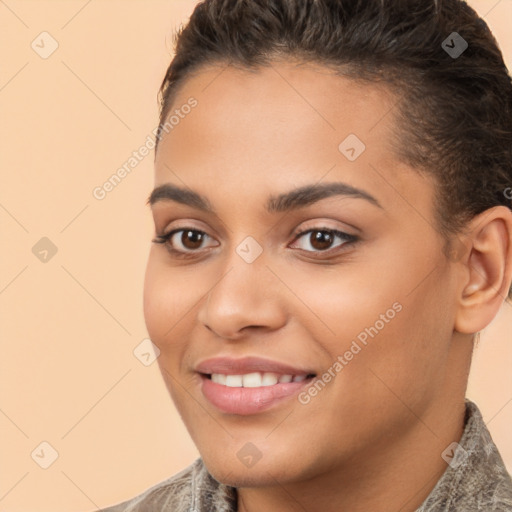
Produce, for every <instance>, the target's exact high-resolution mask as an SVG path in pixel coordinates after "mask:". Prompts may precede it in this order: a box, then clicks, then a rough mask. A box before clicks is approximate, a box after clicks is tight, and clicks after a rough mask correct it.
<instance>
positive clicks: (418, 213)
mask: <svg viewBox="0 0 512 512" xmlns="http://www.w3.org/2000/svg"><path fill="white" fill-rule="evenodd" d="M221 71H222V72H221ZM191 96H192V97H194V98H196V99H197V101H198V105H197V107H196V108H194V109H193V110H192V112H191V113H190V114H188V115H187V116H186V117H185V118H184V119H182V120H181V121H180V123H179V124H178V125H177V126H175V127H174V129H173V130H172V131H170V132H169V134H168V135H165V136H164V137H163V139H162V140H161V142H160V145H159V148H158V151H157V154H156V160H155V187H157V186H159V185H162V184H165V183H170V184H174V185H177V186H181V187H188V188H189V189H192V190H193V191H195V192H197V193H199V194H201V195H203V196H205V197H206V198H208V200H209V202H210V203H211V205H212V206H213V208H214V209H215V211H216V214H211V213H205V212H202V211H201V210H198V209H197V208H194V207H192V206H187V205H184V204H180V203H178V202H176V201H170V200H169V201H166V200H160V201H157V202H155V203H154V204H153V205H152V207H151V209H152V214H153V218H154V222H155V233H156V234H162V233H163V232H168V231H170V230H171V229H177V228H180V227H181V228H188V229H196V230H200V231H203V232H205V233H206V234H207V235H208V236H207V237H205V239H204V242H203V244H202V245H200V244H194V242H193V240H192V241H190V239H189V238H186V237H182V236H181V235H182V234H181V233H180V234H178V235H176V236H175V237H174V238H173V240H174V247H175V248H176V249H177V250H181V251H187V250H188V251H190V252H191V251H196V252H195V253H194V254H192V256H190V257H187V258H178V257H176V256H174V255H173V254H171V253H170V252H169V250H168V249H167V248H166V246H165V245H163V244H156V243H155V244H153V245H152V247H151V250H150V255H149V260H148V264H147V269H146V280H145V289H144V314H145V318H146V325H147V328H148V332H149V335H150V337H151V339H152V340H153V342H154V343H155V344H156V345H157V346H158V347H159V349H160V351H161V354H160V357H159V358H158V362H159V365H160V370H161V372H162V376H163V378H164V380H165V382H166V385H167V387H168V389H169V391H170V394H171V396H172V398H173V400H174V402H175V405H176V407H177V409H178V411H179V413H180V415H181V417H182V419H183V421H184V423H185V425H186V427H187V429H188V431H189V433H190V435H191V437H192V439H193V440H194V442H195V444H196V445H197V447H198V450H199V452H200V454H201V456H202V458H203V460H204V462H205V464H206V466H207V468H208V470H209V471H210V473H211V474H212V475H213V476H214V477H215V478H216V479H217V480H219V481H221V482H223V483H226V484H228V485H232V486H235V487H237V488H238V495H239V508H238V510H239V511H244V512H253V511H258V510H280V511H284V512H288V511H295V510H302V511H303V510H311V511H312V510H323V511H325V512H330V511H335V510H336V511H339V510H350V511H351V512H358V511H366V510H379V512H387V511H390V512H391V511H394V512H396V511H397V510H401V511H404V512H405V511H414V510H416V508H417V507H418V506H419V505H420V504H421V503H422V502H423V500H424V499H425V498H426V497H427V496H428V494H429V493H430V492H431V490H432V489H433V487H434V485H435V483H436V482H437V480H438V479H439V477H440V476H441V474H442V473H443V471H445V469H446V467H447V464H446V462H445V461H444V460H443V459H442V457H441V454H442V452H443V451H444V450H445V448H446V447H447V446H448V445H449V444H450V443H451V442H453V441H458V440H459V439H460V437H461V435H462V431H463V417H464V395H465V389H466V384H467V378H468V373H469V366H470V361H471V354H472V348H473V334H474V333H476V332H478V331H479V330H481V329H483V328H484V327H485V326H486V325H488V324H489V323H490V322H491V320H492V319H493V318H494V316H495V315H496V314H497V312H498V310H499V308H500V306H501V305H502V303H503V300H504V297H505V296H506V294H507V291H508V287H509V286H510V282H511V280H512V275H511V267H512V252H511V246H512V235H511V233H512V220H511V217H512V214H511V212H510V211H509V210H508V209H507V208H505V207H497V208H493V209H491V210H488V211H486V212H484V213H483V214H481V215H479V216H477V217H475V218H474V219H472V220H471V222H470V223H469V224H468V231H467V234H466V236H464V237H460V238H459V240H460V241H461V242H463V244H462V245H461V246H460V248H461V249H462V250H461V251H460V252H459V254H458V257H457V258H446V256H445V255H444V253H443V251H442V247H443V242H444V240H443V238H442V237H441V235H440V234H439V233H438V232H437V231H436V229H435V220H434V192H435V186H436V184H435V181H434V180H433V179H431V178H428V177H426V175H425V176H420V175H419V174H418V173H417V172H416V171H415V170H414V169H411V168H409V167H407V166H406V165H404V164H403V163H400V162H398V161H397V160H396V158H395V156H394V154H393V152H392V150H391V149H390V144H389V141H390V136H391V133H392V130H393V127H394V118H393V112H392V106H393V105H394V103H395V102H396V98H393V97H392V96H391V94H390V93H389V92H388V91H387V90H386V89H385V88H383V87H378V86H377V85H373V84H370V85H365V86H363V85H360V84H355V83H354V82H353V81H350V80H349V79H347V78H342V77H337V76H334V75H333V74H332V73H331V72H329V71H328V70H327V69H325V68H322V67H319V66H317V65H313V64H304V63H302V64H297V63H292V62H291V61H288V62H285V61H275V62H273V64H272V67H269V68H264V69H260V70H258V71H257V72H252V73H251V72H247V71H242V70H239V69H235V68H233V67H226V66H220V67H216V66H210V67H207V68H202V69H201V70H200V71H199V72H198V73H197V74H195V75H194V76H192V77H190V78H189V79H188V80H187V81H186V83H185V86H184V87H183V89H181V90H180V92H179V94H178V96H177V97H176V100H175V102H174V105H173V107H174V108H177V107H179V106H180V105H183V104H185V103H186V102H187V100H188V99H189V97H191ZM390 109H391V110H390ZM350 133H353V134H356V135H357V137H358V138H359V139H360V140H362V141H363V142H364V144H365V145H366V150H365V151H364V152H363V153H362V154H361V155H360V156H359V157H358V158H357V159H356V160H355V161H353V162H350V161H349V160H348V159H347V158H346V157H345V156H344V155H343V154H342V153H341V152H340V151H339V149H338V146H339V144H340V143H341V142H342V141H343V140H344V139H345V138H346V137H347V135H348V134H350ZM331 182H344V183H347V184H349V185H351V186H353V187H357V188H359V189H362V190H364V191H366V192H367V193H368V194H371V196H373V197H374V198H375V199H376V200H377V201H378V203H379V204H380V206H381V207H378V206H376V205H375V204H373V203H372V202H370V201H367V200H365V199H362V198H360V197H353V196H339V195H336V196H331V197H329V198H326V199H322V200H321V201H318V202H315V203H312V204H310V205H308V206H306V207H302V208H300V209H296V210H292V211H289V212H286V213H268V212H267V211H266V210H265V205H266V202H267V199H268V197H269V196H270V195H277V194H280V193H285V192H288V191H290V190H292V189H294V188H296V187H301V186H305V185H310V184H317V183H331ZM311 228H317V229H318V230H322V229H325V228H330V229H338V230H340V231H343V232H346V233H349V234H352V235H357V236H358V237H359V241H357V242H355V243H353V244H345V245H343V240H342V239H339V238H334V239H333V240H332V242H331V244H330V245H329V244H327V247H326V249H324V250H323V251H322V246H319V245H318V244H316V245H315V242H314V240H313V241H312V239H311V236H310V235H308V234H306V235H303V236H302V237H301V238H300V239H294V236H293V235H294V233H296V232H297V231H299V230H300V231H303V230H306V229H311ZM247 236H251V237H253V238H254V239H255V240H257V242H258V243H259V244H260V246H261V248H262V249H263V252H262V254H261V255H260V256H259V257H258V258H257V259H256V260H255V261H254V262H253V263H250V264H249V263H247V262H246V261H244V260H243V259H242V258H241V257H240V256H239V255H238V254H237V252H236V248H237V246H238V245H239V244H240V243H241V242H242V241H243V240H244V239H245V238H246V237H247ZM180 242H181V243H180ZM182 244H187V245H182ZM198 247H199V248H198ZM327 250H328V251H329V252H326V251H327ZM397 302H398V303H399V304H400V305H401V306H402V309H401V311H400V312H398V313H397V314H396V315H395V316H394V318H393V319H392V320H390V321H389V322H388V323H386V324H385V327H384V328H382V329H381V330H380V331H379V332H378V334H377V335H376V336H375V337H373V338H369V340H368V343H367V345H366V346H364V347H363V348H362V350H361V351H360V352H359V353H358V354H357V355H355V356H354V357H353V359H352V360H351V361H350V362H349V363H348V364H347V365H346V366H344V368H343V369H342V371H340V372H338V373H337V374H336V376H335V378H333V379H332V380H331V382H329V383H328V384H327V385H326V386H325V388H324V389H323V390H322V391H321V392H319V393H318V394H317V395H316V396H315V397H313V398H311V401H310V402H309V403H307V404H306V405H304V404H301V403H300V402H299V401H298V400H297V398H296V397H293V398H291V399H288V400H286V401H284V402H283V403H281V404H280V406H279V407H276V408H273V409H272V410H269V411H266V412H262V413H259V414H256V415H251V416H240V415H235V414H226V413H223V412H221V411H219V410H218V409H216V408H215V407H214V406H213V405H212V404H210V403H209V402H208V401H207V400H206V399H205V397H204V396H203V394H202V392H201V388H200V379H199V377H198V375H197V373H196V372H194V366H195V365H196V364H197V363H198V362H199V361H202V360H204V359H206V358H209V357H213V356H221V355H222V356H225V355H228V356H232V357H242V356H260V357H265V358H269V359H273V360H277V361H282V362H285V363H288V364H291V365H293V366H299V367H300V366H302V367H304V366H305V367H313V368H314V369H315V372H316V373H317V375H321V374H322V373H323V372H325V371H326V370H327V369H328V368H330V367H332V366H333V363H334V362H335V361H336V360H337V357H338V355H343V354H344V353H345V352H346V351H347V350H348V349H349V348H350V346H351V343H352V341H353V340H354V339H356V337H357V335H358V334H359V333H361V331H363V330H364V329H365V328H368V327H370V326H374V325H375V323H376V321H377V320H378V319H379V318H380V315H381V314H385V313H386V311H387V310H389V309H390V308H392V305H393V304H394V303H397ZM247 442H251V443H253V444H254V445H255V446H256V447H257V449H258V450H259V452H260V453H261V459H260V460H259V461H258V462H257V463H256V464H255V465H253V466H252V467H250V468H248V467H246V466H245V465H244V464H242V463H241V461H240V460H239V458H238V457H237V452H238V451H239V450H240V449H241V448H242V447H243V446H244V445H245V444H246V443H247Z"/></svg>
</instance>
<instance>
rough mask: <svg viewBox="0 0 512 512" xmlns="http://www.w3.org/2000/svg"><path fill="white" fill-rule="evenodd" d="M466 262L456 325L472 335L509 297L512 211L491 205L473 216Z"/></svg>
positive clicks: (460, 330)
mask: <svg viewBox="0 0 512 512" xmlns="http://www.w3.org/2000/svg"><path fill="white" fill-rule="evenodd" d="M468 231H469V235H468V238H467V241H468V243H469V244H470V251H469V254H468V256H467V257H466V258H464V260H463V261H459V262H458V264H460V265H464V269H463V270H464V272H463V273H462V274H461V276H463V277H461V279H462V281H461V287H460V289H461V292H460V296H459V299H458V307H457V315H456V319H455V325H454V328H455V330H456V331H458V332H461V333H465V334H472V333H476V332H479V331H481V330H482V329H484V328H485V327H487V326H488V325H489V324H490V323H491V321H492V320H493V319H494V317H495V316H496V315H497V313H498V311H499V309H500V307H501V306H502V304H503V302H504V301H505V300H506V298H507V296H508V291H509V288H510V283H511V281H512V212H511V210H509V209H508V208H507V207H505V206H497V207H494V208H490V209H488V210H486V211H484V212H482V213H481V214H479V215H477V216H476V217H474V218H473V219H472V221H471V222H470V226H469V230H468Z"/></svg>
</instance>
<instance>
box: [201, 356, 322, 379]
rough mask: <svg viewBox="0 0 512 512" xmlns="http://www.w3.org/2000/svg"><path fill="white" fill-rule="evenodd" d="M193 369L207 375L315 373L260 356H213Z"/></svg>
mask: <svg viewBox="0 0 512 512" xmlns="http://www.w3.org/2000/svg"><path fill="white" fill-rule="evenodd" d="M195 370H196V371H197V372H199V373H204V374H207V375H211V374H212V373H224V374H226V375H238V374H246V373H252V372H272V373H278V374H281V375H310V374H311V375H313V374H314V373H315V372H314V371H312V370H310V369H307V368H298V367H293V366H290V365H289V364H286V363H281V362H279V361H272V360H270V359H264V358H261V357H243V358H233V357H213V358H211V359H206V360H204V361H201V362H200V363H199V364H197V365H196V367H195Z"/></svg>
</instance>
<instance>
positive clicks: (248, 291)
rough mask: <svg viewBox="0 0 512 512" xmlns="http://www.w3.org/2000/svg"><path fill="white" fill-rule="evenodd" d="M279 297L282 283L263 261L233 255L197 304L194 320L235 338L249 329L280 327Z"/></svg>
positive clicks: (283, 320)
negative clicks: (196, 317) (253, 260)
mask: <svg viewBox="0 0 512 512" xmlns="http://www.w3.org/2000/svg"><path fill="white" fill-rule="evenodd" d="M237 260H238V261H237ZM282 300H283V285H282V283H280V281H279V279H278V278H277V277H276V276H275V275H274V273H272V272H271V271H270V270H269V269H268V268H267V266H266V264H265V262H264V261H263V260H259V259H258V260H256V261H255V262H253V263H246V262H245V261H243V260H242V259H240V258H239V257H238V255H236V254H235V255H234V257H233V258H232V259H230V264H229V265H228V266H227V267H223V273H222V274H221V275H219V277H218V280H217V282H216V284H215V285H214V286H213V288H212V289H211V290H210V292H209V293H208V296H207V297H206V298H205V299H204V300H203V303H202V304H201V305H200V308H199V311H198V320H199V322H201V323H202V325H204V326H205V327H206V328H207V329H209V330H211V331H212V332H214V333H215V334H216V335H217V336H218V337H220V338H223V339H226V340H237V339H239V338H241V337H243V336H246V335H247V332H248V331H250V330H254V329H258V330H262V331H272V330H275V329H279V328H280V327H282V326H283V325H284V324H285V323H286V311H285V308H284V305H283V303H282Z"/></svg>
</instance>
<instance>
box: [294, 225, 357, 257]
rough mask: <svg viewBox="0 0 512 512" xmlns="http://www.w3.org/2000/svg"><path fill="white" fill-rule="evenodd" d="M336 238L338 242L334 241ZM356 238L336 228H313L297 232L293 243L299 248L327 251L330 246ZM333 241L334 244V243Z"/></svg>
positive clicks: (338, 245) (353, 240) (308, 250)
mask: <svg viewBox="0 0 512 512" xmlns="http://www.w3.org/2000/svg"><path fill="white" fill-rule="evenodd" d="M306 235H309V236H306ZM336 239H339V240H340V242H338V243H336ZM357 240H358V238H357V237H356V236H354V235H349V234H348V233H344V232H343V231H338V230H336V229H327V228H324V229H321V228H313V229H308V230H307V231H303V232H301V233H298V234H297V236H296V238H295V240H294V242H293V243H294V244H297V245H298V246H299V249H302V250H304V251H307V252H313V253H315V252H327V251H328V250H330V249H332V248H334V249H336V248H338V247H341V246H343V245H346V244H348V243H351V242H356V241H357ZM335 243H336V245H334V244H335Z"/></svg>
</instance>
